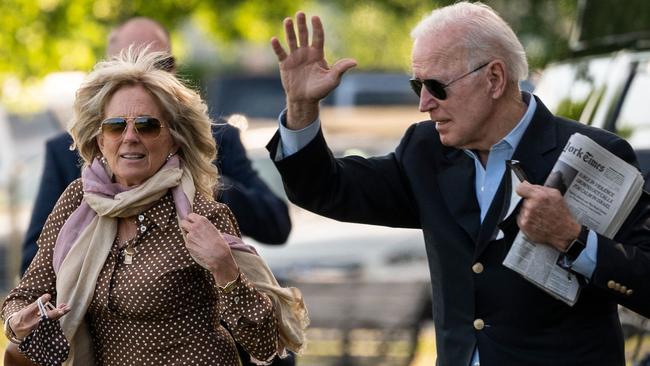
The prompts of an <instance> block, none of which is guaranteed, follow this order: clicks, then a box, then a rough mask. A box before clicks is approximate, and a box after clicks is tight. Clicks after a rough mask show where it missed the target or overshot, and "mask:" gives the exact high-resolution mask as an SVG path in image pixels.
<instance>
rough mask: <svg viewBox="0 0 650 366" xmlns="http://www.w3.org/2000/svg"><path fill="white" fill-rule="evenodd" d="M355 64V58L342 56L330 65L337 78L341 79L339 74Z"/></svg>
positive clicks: (341, 74)
mask: <svg viewBox="0 0 650 366" xmlns="http://www.w3.org/2000/svg"><path fill="white" fill-rule="evenodd" d="M355 66H357V61H356V60H354V59H351V58H343V59H340V60H338V61H336V63H335V64H334V65H332V71H334V75H336V78H337V79H341V76H343V74H344V73H345V72H346V71H348V70H350V69H351V68H353V67H355Z"/></svg>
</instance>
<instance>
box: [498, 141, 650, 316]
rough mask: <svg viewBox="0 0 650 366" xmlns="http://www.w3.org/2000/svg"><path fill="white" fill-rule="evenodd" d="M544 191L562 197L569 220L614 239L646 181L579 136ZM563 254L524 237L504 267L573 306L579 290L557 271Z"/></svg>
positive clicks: (571, 277) (566, 149)
mask: <svg viewBox="0 0 650 366" xmlns="http://www.w3.org/2000/svg"><path fill="white" fill-rule="evenodd" d="M544 185H545V186H547V187H553V188H556V189H558V190H559V191H560V192H561V193H562V194H563V195H564V199H565V201H566V203H567V206H568V207H569V210H570V211H571V214H572V215H573V216H574V217H575V219H576V220H577V221H578V222H579V223H580V224H581V225H584V226H586V227H588V228H589V229H590V230H593V231H595V232H597V233H598V234H601V235H603V236H606V237H608V238H612V237H614V235H615V234H616V232H617V231H618V229H619V228H620V227H621V225H622V224H623V222H624V221H625V219H626V218H627V216H628V215H629V213H630V212H631V211H632V208H633V207H634V205H635V204H636V202H637V201H638V199H639V197H640V196H641V193H642V188H643V177H642V175H641V173H640V172H639V170H638V169H637V168H635V167H634V166H632V165H630V164H628V163H626V162H625V161H623V160H622V159H620V158H619V157H617V156H616V155H614V154H612V153H611V152H609V151H607V150H606V149H605V148H603V147H601V146H600V145H598V144H597V143H596V142H594V141H593V140H591V139H590V138H588V137H586V136H584V135H581V134H578V133H575V134H573V135H572V136H571V138H570V139H569V141H568V142H567V144H566V146H565V147H564V149H563V151H562V153H561V154H560V157H559V158H558V161H557V162H556V164H555V165H554V166H553V169H552V170H551V173H550V174H549V176H548V177H547V179H546V182H545V183H544ZM515 189H516V188H515V187H513V188H512V190H513V191H514V190H515ZM561 254H562V253H560V252H559V251H557V250H556V249H555V248H553V247H551V246H548V245H544V244H538V243H533V242H531V241H530V240H528V239H527V238H526V236H525V235H524V234H523V233H522V232H521V231H520V232H519V233H518V234H517V237H516V238H515V240H514V242H513V244H512V247H511V248H510V251H509V252H508V254H507V256H506V258H505V260H504V261H503V264H504V265H505V266H506V267H508V268H510V269H512V270H514V271H516V272H517V273H519V274H521V275H522V276H523V277H524V278H526V279H527V280H529V281H530V282H532V283H533V284H535V285H537V286H538V287H540V288H541V289H543V290H544V291H546V292H547V293H549V294H550V295H552V296H554V297H555V298H557V299H559V300H561V301H564V302H565V303H567V304H569V305H571V306H573V305H574V304H575V303H576V301H577V299H578V296H579V293H580V284H579V283H578V279H577V278H576V276H575V275H574V274H573V273H571V272H570V271H567V270H565V269H564V268H562V267H560V266H559V265H557V260H558V258H559V256H560V255H561Z"/></svg>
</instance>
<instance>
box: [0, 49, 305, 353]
mask: <svg viewBox="0 0 650 366" xmlns="http://www.w3.org/2000/svg"><path fill="white" fill-rule="evenodd" d="M165 56H166V55H164V54H161V53H148V54H147V53H146V50H144V51H142V52H139V53H135V52H134V51H133V50H128V52H124V53H122V54H121V55H120V56H119V57H118V58H116V59H113V60H111V61H105V62H101V63H99V64H98V65H97V66H96V67H95V69H94V71H93V72H92V73H91V74H90V75H89V76H88V78H87V80H86V81H85V82H84V84H83V85H82V86H81V88H80V89H79V91H78V93H77V99H76V101H75V119H74V121H73V123H72V125H71V127H70V133H71V135H72V136H73V138H74V141H75V144H76V146H77V147H78V149H79V152H80V155H81V156H82V158H83V159H84V162H85V167H84V170H83V173H82V177H81V179H78V180H77V181H75V182H73V183H72V184H70V186H69V187H68V188H67V189H66V191H65V192H64V193H63V195H62V196H61V198H60V199H59V201H58V203H57V205H56V206H55V208H54V210H53V212H52V214H51V215H50V217H49V218H48V221H47V223H46V225H45V227H44V229H43V233H42V235H41V237H40V239H39V242H38V243H39V251H38V254H37V256H36V258H35V260H34V261H33V263H32V264H31V266H30V267H29V269H28V271H27V272H26V273H25V276H24V277H23V279H22V281H21V282H20V284H19V285H18V287H17V288H15V289H14V290H13V291H11V293H10V294H9V295H8V297H7V299H6V300H5V303H4V305H3V308H2V316H3V320H4V322H5V331H6V333H7V334H8V335H9V337H10V338H11V339H12V341H13V342H15V343H18V344H20V345H19V347H18V348H19V350H20V352H21V353H23V354H24V355H25V356H26V357H27V358H29V359H30V360H32V361H34V362H36V363H37V364H43V365H57V364H61V363H63V362H65V364H69V365H91V364H97V365H144V364H146V365H176V364H183V365H233V366H234V365H239V363H240V360H239V358H238V356H237V350H236V346H235V342H237V343H239V344H240V345H242V346H243V347H244V348H245V349H246V350H247V351H248V352H249V353H250V355H251V358H252V361H254V362H255V363H257V364H267V363H268V361H270V360H271V359H272V358H273V357H274V356H275V355H276V354H279V355H284V353H285V349H292V350H296V351H297V350H298V349H299V348H300V347H301V345H302V342H303V330H304V328H305V326H306V323H307V319H306V313H305V309H304V307H303V305H302V300H301V299H300V295H299V293H298V292H297V290H295V289H283V288H280V287H278V286H277V282H275V279H274V278H273V275H272V274H271V273H270V271H269V270H268V267H267V266H266V264H265V263H264V262H263V261H262V260H261V258H260V257H259V256H257V255H256V253H255V252H254V250H253V249H252V248H251V247H248V246H246V245H245V244H244V243H243V242H242V241H241V240H240V239H239V236H240V233H239V229H238V226H237V223H236V221H235V219H234V217H233V215H232V213H231V212H230V210H229V209H228V207H227V206H225V205H223V204H220V203H217V202H215V201H214V200H213V198H212V192H213V191H214V189H213V188H214V186H215V184H217V182H218V175H217V171H216V169H215V168H214V166H213V165H212V161H214V160H215V154H216V147H215V143H214V139H213V138H212V135H211V122H210V120H209V118H208V117H207V114H206V106H205V104H204V103H203V102H202V100H201V98H200V97H199V96H198V94H197V93H195V92H194V91H192V90H190V89H188V88H187V87H185V86H184V85H183V83H181V82H180V81H179V80H178V79H176V77H175V76H173V75H172V74H170V73H168V72H165V71H162V70H159V69H158V68H157V67H156V66H157V64H159V63H160V61H161V60H163V59H164V58H165Z"/></svg>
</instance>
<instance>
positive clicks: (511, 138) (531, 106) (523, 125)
mask: <svg viewBox="0 0 650 366" xmlns="http://www.w3.org/2000/svg"><path fill="white" fill-rule="evenodd" d="M521 98H522V99H523V101H524V103H526V104H527V105H528V108H527V109H526V113H524V115H523V116H522V117H521V119H520V120H519V122H517V125H516V126H515V128H513V129H512V130H510V132H509V133H508V134H507V135H506V136H505V137H504V138H503V139H501V140H500V141H499V142H497V143H496V144H494V145H493V146H492V148H495V147H499V146H503V145H504V144H506V145H507V146H508V147H510V148H511V149H512V150H511V151H514V150H515V149H517V146H518V145H519V142H520V141H521V138H522V137H523V136H524V132H526V129H527V128H528V125H529V124H530V121H532V120H533V115H534V114H535V110H536V109H537V101H536V100H535V98H534V97H533V95H532V94H530V93H529V92H525V91H522V92H521ZM463 151H465V153H466V154H467V155H469V156H470V157H472V159H475V158H477V156H476V154H474V152H473V151H471V150H467V149H463Z"/></svg>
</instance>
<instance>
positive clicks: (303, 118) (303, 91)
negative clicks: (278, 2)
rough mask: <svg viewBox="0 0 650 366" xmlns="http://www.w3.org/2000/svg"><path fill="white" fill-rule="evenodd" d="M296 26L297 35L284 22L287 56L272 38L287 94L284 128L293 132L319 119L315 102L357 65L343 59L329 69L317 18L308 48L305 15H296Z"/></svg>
mask: <svg viewBox="0 0 650 366" xmlns="http://www.w3.org/2000/svg"><path fill="white" fill-rule="evenodd" d="M296 23H297V29H298V35H297V36H296V30H295V29H294V24H293V20H292V19H291V18H286V19H285V20H284V32H285V37H286V41H287V45H288V46H289V52H288V53H287V51H285V49H284V48H283V47H282V45H281V44H280V41H279V40H278V39H277V38H276V37H273V38H272V39H271V46H272V47H273V51H274V52H275V54H276V56H277V57H278V62H279V64H280V75H281V77H282V85H283V87H284V90H285V93H286V94H287V127H288V128H290V129H294V130H297V129H301V128H304V127H305V126H307V125H308V124H310V123H311V122H313V121H314V120H315V119H316V118H317V117H318V102H319V101H320V100H321V99H323V98H325V97H326V96H327V95H328V94H329V93H330V92H331V91H332V90H334V88H336V87H337V86H338V85H339V82H340V81H341V76H342V75H343V73H345V72H346V71H347V70H349V69H350V68H352V67H354V66H356V64H357V62H356V61H355V60H353V59H349V58H345V59H341V60H339V61H337V62H336V63H335V64H334V65H332V67H331V68H330V67H329V65H328V64H327V61H325V53H324V51H323V47H324V44H325V32H324V31H323V24H322V23H321V21H320V18H319V17H318V16H313V17H311V25H312V43H311V45H310V44H309V29H308V28H307V19H306V16H305V13H303V12H301V11H299V12H298V13H296Z"/></svg>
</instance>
